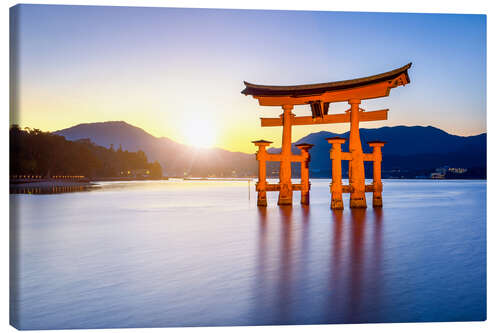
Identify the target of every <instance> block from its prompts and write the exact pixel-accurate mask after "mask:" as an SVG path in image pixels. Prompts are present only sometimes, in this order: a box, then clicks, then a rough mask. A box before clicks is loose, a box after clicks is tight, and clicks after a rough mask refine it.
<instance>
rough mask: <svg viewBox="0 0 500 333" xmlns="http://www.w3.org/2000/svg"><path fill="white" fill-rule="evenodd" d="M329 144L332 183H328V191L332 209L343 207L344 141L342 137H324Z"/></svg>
mask: <svg viewBox="0 0 500 333" xmlns="http://www.w3.org/2000/svg"><path fill="white" fill-rule="evenodd" d="M326 140H327V141H328V142H329V143H330V144H331V145H332V148H331V149H330V158H331V160H332V183H331V184H330V192H331V193H332V201H331V204H330V208H331V209H334V210H342V209H344V202H343V201H342V147H341V146H342V144H344V143H345V139H344V138H338V137H336V138H328V139H326Z"/></svg>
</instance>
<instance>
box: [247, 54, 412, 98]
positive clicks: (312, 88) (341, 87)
mask: <svg viewBox="0 0 500 333" xmlns="http://www.w3.org/2000/svg"><path fill="white" fill-rule="evenodd" d="M410 67H411V63H409V64H407V65H405V66H403V67H400V68H397V69H394V70H392V71H389V72H385V73H382V74H377V75H372V76H367V77H363V78H358V79H352V80H344V81H335V82H327V83H316V84H303V85H296V86H269V85H260V84H253V83H249V82H246V81H243V83H244V84H245V89H243V91H242V92H241V93H242V94H244V95H252V96H253V97H254V98H257V99H258V100H259V104H260V105H263V106H281V105H285V104H289V105H300V104H309V103H310V102H312V101H322V102H326V103H331V102H344V101H347V100H349V99H370V98H378V97H384V96H388V95H389V92H390V90H391V88H395V87H397V86H400V85H405V84H407V83H410V77H409V76H408V69H409V68H410Z"/></svg>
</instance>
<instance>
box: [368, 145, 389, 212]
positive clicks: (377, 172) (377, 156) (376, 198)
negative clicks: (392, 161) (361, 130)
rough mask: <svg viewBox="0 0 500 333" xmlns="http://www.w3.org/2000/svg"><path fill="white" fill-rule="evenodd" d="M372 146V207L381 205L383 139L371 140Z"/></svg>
mask: <svg viewBox="0 0 500 333" xmlns="http://www.w3.org/2000/svg"><path fill="white" fill-rule="evenodd" d="M368 145H369V146H370V147H372V148H373V153H372V154H373V207H382V147H383V146H384V145H385V142H383V141H371V142H368Z"/></svg>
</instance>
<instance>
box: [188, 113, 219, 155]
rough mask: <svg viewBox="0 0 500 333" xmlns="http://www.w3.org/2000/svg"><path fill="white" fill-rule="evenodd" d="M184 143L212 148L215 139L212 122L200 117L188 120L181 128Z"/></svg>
mask: <svg viewBox="0 0 500 333" xmlns="http://www.w3.org/2000/svg"><path fill="white" fill-rule="evenodd" d="M183 132H184V137H185V140H186V142H185V143H186V144H188V145H190V146H193V147H198V148H212V147H214V146H215V142H216V139H217V135H216V130H215V127H214V126H213V124H212V123H210V122H208V121H205V120H202V119H192V120H190V121H189V122H188V123H187V124H186V125H185V127H184V129H183Z"/></svg>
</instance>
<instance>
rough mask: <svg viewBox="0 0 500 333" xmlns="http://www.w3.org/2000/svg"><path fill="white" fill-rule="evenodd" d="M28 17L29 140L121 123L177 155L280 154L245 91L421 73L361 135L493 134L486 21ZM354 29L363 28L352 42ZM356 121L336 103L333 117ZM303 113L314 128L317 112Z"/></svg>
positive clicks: (275, 110)
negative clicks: (259, 147) (259, 144)
mask: <svg viewBox="0 0 500 333" xmlns="http://www.w3.org/2000/svg"><path fill="white" fill-rule="evenodd" d="M16 8H17V11H18V13H19V12H20V13H22V15H19V17H20V18H21V20H20V21H19V24H17V26H18V27H19V31H17V34H18V35H17V37H18V39H17V40H18V43H17V45H16V46H17V47H16V48H15V50H16V51H17V53H18V58H17V59H18V60H19V64H18V68H19V70H18V71H17V72H15V74H14V75H17V76H16V77H15V78H14V81H15V84H14V85H13V86H14V87H15V88H16V89H17V90H16V91H15V94H14V95H15V98H14V99H13V101H14V103H13V104H12V106H11V123H17V124H19V125H20V126H21V127H31V128H38V129H41V130H43V131H56V130H60V129H64V128H68V127H71V126H74V125H77V124H80V123H92V122H103V121H112V120H121V121H125V122H127V123H129V124H131V125H134V126H137V127H140V128H142V129H144V130H145V131H146V132H148V133H150V134H152V135H154V136H156V137H168V138H170V139H172V140H174V141H177V142H179V143H185V144H197V143H200V144H204V145H207V144H209V145H213V146H215V147H219V148H222V149H227V150H230V151H241V152H246V153H253V152H255V146H254V145H253V144H252V143H251V141H252V140H256V139H266V140H270V141H273V142H274V144H273V146H278V147H279V146H280V145H281V128H274V127H273V128H262V127H260V120H259V118H260V117H277V116H278V115H279V114H280V113H281V112H282V110H281V108H279V107H261V106H259V105H258V102H257V100H255V99H253V98H252V97H251V96H244V95H242V94H241V93H240V92H241V90H243V88H244V85H243V80H246V81H249V82H253V83H260V84H282V85H289V84H307V83H318V82H329V81H337V80H345V79H352V78H357V77H363V76H368V75H373V74H378V73H381V72H385V71H389V70H392V69H394V68H397V67H400V66H402V65H405V64H406V63H408V62H413V66H412V68H411V69H410V71H409V75H410V79H411V83H410V84H409V85H407V86H405V87H398V88H396V89H392V91H391V95H390V96H389V97H387V98H382V99H378V100H370V101H364V102H363V103H362V105H361V107H362V108H365V109H366V110H367V111H369V110H375V109H382V108H389V110H390V111H389V119H388V120H387V121H375V122H366V123H361V124H360V127H362V128H377V127H382V126H396V125H408V126H413V125H421V126H429V125H430V126H434V127H437V128H440V129H443V130H445V131H447V132H448V133H451V134H456V135H463V136H468V135H476V134H480V133H484V132H485V131H486V39H485V37H486V24H485V17H484V16H482V15H431V14H387V13H340V12H297V11H295V12H294V11H246V10H207V9H173V8H127V7H92V6H45V5H38V6H33V5H21V6H16V7H15V8H14V9H15V10H16ZM11 14H12V12H11ZM353 20H354V21H356V22H357V24H356V26H355V27H350V28H349V29H347V30H346V28H345V27H346V24H347V23H348V22H352V21H353ZM89 22H90V23H92V24H90V25H89ZM257 22H258V24H257ZM390 26H397V27H398V29H392V30H391V29H388V27H390ZM271 32H272V33H271ZM436 45H438V46H436ZM311 50H314V52H312V51H311ZM346 50H348V51H347V52H346ZM347 108H348V106H347V104H345V103H336V104H333V110H331V111H330V113H341V112H344V111H345V110H346V109H347ZM293 112H294V113H295V114H297V115H308V114H310V110H309V109H308V107H306V106H300V107H296V109H294V110H293ZM204 129H206V131H205V130H204ZM348 130H349V126H348V124H330V125H320V126H318V125H316V126H294V127H293V129H292V139H293V140H294V141H295V140H298V139H300V138H301V137H303V136H305V135H307V134H310V133H313V132H319V131H331V132H335V133H343V132H345V131H348ZM202 140H204V142H201V141H202ZM205 141H206V142H205Z"/></svg>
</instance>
